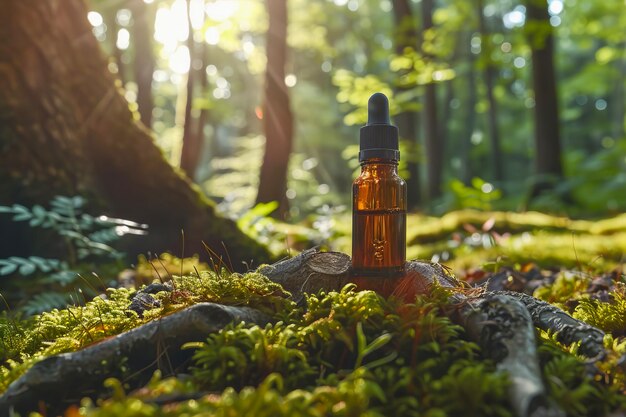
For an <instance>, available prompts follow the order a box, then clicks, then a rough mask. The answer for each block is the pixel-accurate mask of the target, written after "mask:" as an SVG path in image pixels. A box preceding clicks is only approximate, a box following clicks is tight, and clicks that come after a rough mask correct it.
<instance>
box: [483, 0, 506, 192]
mask: <svg viewBox="0 0 626 417" xmlns="http://www.w3.org/2000/svg"><path fill="white" fill-rule="evenodd" d="M477 11H478V25H479V31H480V39H481V43H480V44H481V58H482V69H483V78H484V81H485V90H486V91H485V93H486V95H487V102H488V103H489V107H488V111H487V130H488V132H489V142H490V145H491V164H492V170H493V179H494V180H495V181H497V182H501V181H502V180H503V173H502V159H503V156H502V151H501V150H500V132H499V130H498V103H496V99H495V97H494V95H493V86H494V78H495V77H494V76H495V72H496V69H495V68H494V63H493V58H492V54H493V48H492V42H491V40H490V39H489V30H488V29H487V23H486V21H485V13H484V6H483V1H482V0H478V10H477ZM483 175H484V173H483Z"/></svg>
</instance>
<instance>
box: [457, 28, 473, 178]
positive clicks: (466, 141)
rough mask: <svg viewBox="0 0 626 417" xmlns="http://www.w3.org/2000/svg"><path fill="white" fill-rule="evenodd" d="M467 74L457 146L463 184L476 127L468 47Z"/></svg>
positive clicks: (466, 176) (469, 37) (469, 175)
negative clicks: (462, 115) (461, 122)
mask: <svg viewBox="0 0 626 417" xmlns="http://www.w3.org/2000/svg"><path fill="white" fill-rule="evenodd" d="M467 35H468V36H467V39H468V42H467V43H466V45H469V44H470V42H469V41H470V40H471V39H472V32H471V31H470V32H468V33H467ZM466 59H467V68H468V69H467V76H466V80H465V82H467V101H466V103H465V106H464V107H465V117H464V122H463V128H464V129H465V130H464V131H462V133H461V137H460V140H461V144H460V146H459V149H460V155H459V158H460V159H461V175H460V177H461V181H463V183H464V184H465V185H469V184H470V182H471V180H472V167H471V162H470V152H471V148H472V135H473V134H474V129H475V127H476V75H475V71H474V65H476V64H475V61H474V54H473V53H472V51H471V50H469V48H467V58H466Z"/></svg>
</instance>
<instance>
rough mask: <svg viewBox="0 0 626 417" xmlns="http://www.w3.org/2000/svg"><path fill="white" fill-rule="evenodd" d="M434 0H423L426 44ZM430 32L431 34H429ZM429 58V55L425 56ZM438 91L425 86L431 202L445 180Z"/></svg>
mask: <svg viewBox="0 0 626 417" xmlns="http://www.w3.org/2000/svg"><path fill="white" fill-rule="evenodd" d="M433 8H434V0H422V21H423V26H422V33H423V34H424V35H423V38H424V42H427V39H432V38H433V35H432V32H433V30H434V29H433ZM429 32H430V33H429ZM425 56H426V57H427V58H428V54H425ZM437 120H438V119H437V91H436V88H435V82H434V81H432V82H429V83H428V84H426V85H425V86H424V141H425V145H426V146H425V148H426V169H427V173H428V175H427V178H426V180H427V185H428V186H427V191H428V198H429V199H430V200H432V199H435V198H437V197H439V196H441V182H442V179H443V149H444V137H443V135H442V133H443V132H442V129H440V128H439V125H438V122H437Z"/></svg>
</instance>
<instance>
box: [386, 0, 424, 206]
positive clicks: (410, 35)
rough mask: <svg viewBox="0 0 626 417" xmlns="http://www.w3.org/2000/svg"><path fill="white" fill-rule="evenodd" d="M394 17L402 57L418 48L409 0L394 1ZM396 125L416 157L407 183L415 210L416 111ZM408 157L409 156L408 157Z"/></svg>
mask: <svg viewBox="0 0 626 417" xmlns="http://www.w3.org/2000/svg"><path fill="white" fill-rule="evenodd" d="M392 5H393V16H394V23H395V30H394V42H395V49H396V54H398V55H402V54H404V52H405V50H406V49H408V48H410V49H415V48H416V47H417V27H416V24H415V18H414V16H413V11H412V10H411V5H410V4H409V1H408V0H393V2H392ZM412 88H415V87H402V86H398V87H396V90H397V93H402V92H404V91H407V90H410V89H412ZM395 119H396V125H397V126H398V130H399V132H400V138H402V139H406V140H407V141H408V142H410V143H411V144H412V145H413V147H414V152H413V154H414V155H411V156H409V159H408V160H407V163H406V164H407V169H408V171H409V177H408V178H406V183H407V189H408V191H409V192H408V194H407V205H408V208H409V209H415V208H417V207H419V205H420V200H421V198H420V195H421V188H422V187H421V185H420V174H419V162H418V161H417V160H416V159H415V154H417V150H418V149H419V138H418V133H417V132H418V128H417V127H418V126H417V114H416V113H415V112H414V111H404V112H402V113H400V114H398V115H396V117H395ZM407 156H408V155H407Z"/></svg>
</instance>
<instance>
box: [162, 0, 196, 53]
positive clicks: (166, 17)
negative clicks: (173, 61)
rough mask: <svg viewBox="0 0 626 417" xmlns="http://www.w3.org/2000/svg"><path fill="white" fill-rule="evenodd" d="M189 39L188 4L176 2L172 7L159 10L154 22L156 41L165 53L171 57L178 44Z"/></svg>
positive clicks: (181, 1) (182, 1) (183, 1)
mask: <svg viewBox="0 0 626 417" xmlns="http://www.w3.org/2000/svg"><path fill="white" fill-rule="evenodd" d="M188 37H189V25H188V23H187V2H185V0H175V1H174V3H173V4H172V6H171V7H169V8H168V7H167V6H165V7H161V8H159V10H157V14H156V19H155V22H154V39H156V40H157V41H158V42H160V43H161V44H163V49H164V50H163V53H164V54H165V55H170V54H172V53H173V52H174V50H175V49H176V46H177V44H178V42H185V41H186V40H187V38H188Z"/></svg>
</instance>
